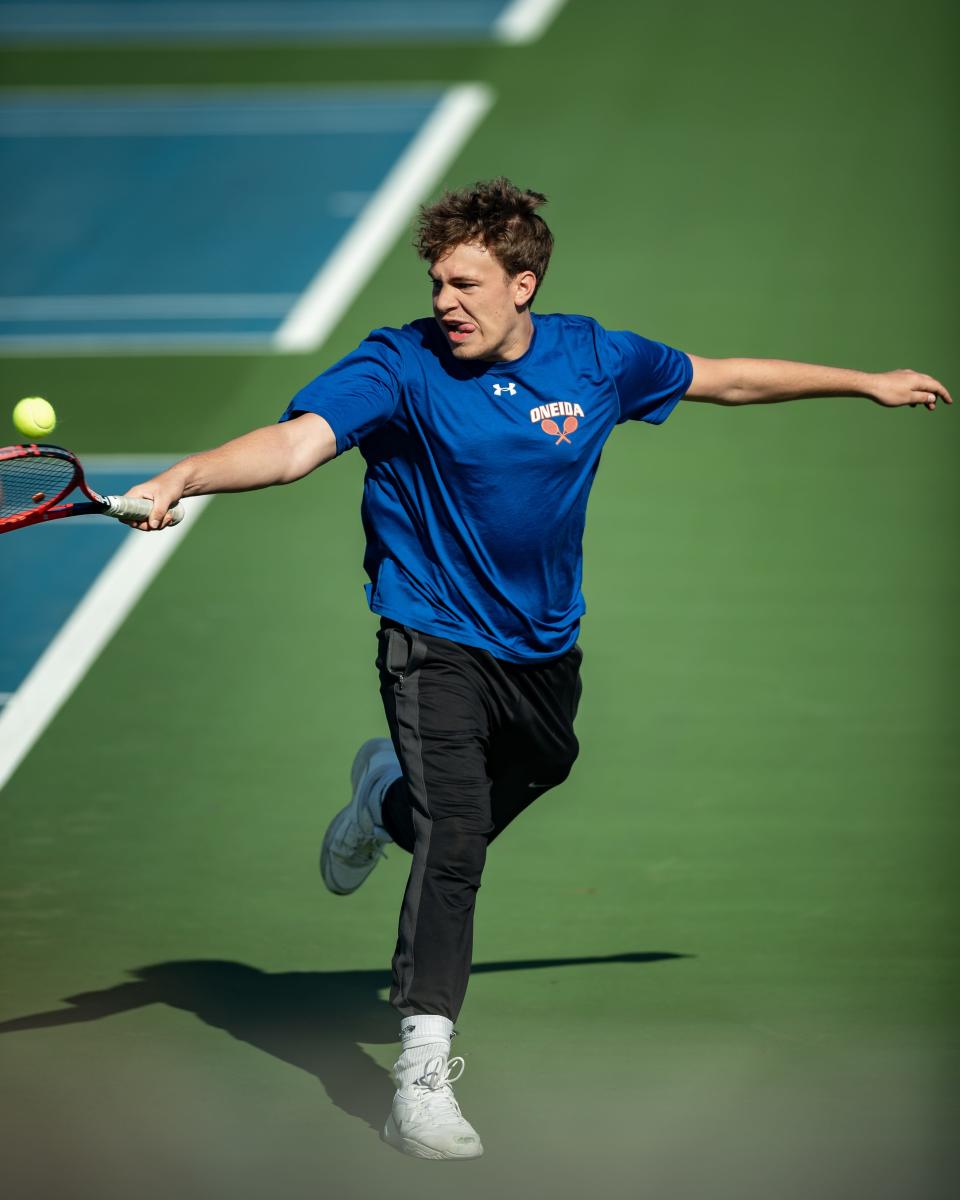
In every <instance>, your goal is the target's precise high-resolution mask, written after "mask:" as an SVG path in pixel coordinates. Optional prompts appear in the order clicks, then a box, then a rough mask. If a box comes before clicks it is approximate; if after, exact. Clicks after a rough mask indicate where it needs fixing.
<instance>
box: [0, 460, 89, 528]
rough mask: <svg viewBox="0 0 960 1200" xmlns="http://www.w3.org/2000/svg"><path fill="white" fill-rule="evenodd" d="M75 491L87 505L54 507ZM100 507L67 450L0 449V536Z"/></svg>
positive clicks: (79, 467)
mask: <svg viewBox="0 0 960 1200" xmlns="http://www.w3.org/2000/svg"><path fill="white" fill-rule="evenodd" d="M75 488H80V490H81V491H82V492H83V493H84V495H86V496H87V498H88V499H89V500H90V502H91V503H90V504H85V505H80V504H67V505H64V506H62V507H61V508H57V506H58V505H60V503H61V501H62V500H63V499H64V497H66V496H68V495H69V494H70V492H72V491H73V490H74V489H75ZM101 508H102V500H101V497H100V496H98V495H97V493H96V492H94V491H91V489H90V488H89V487H88V486H87V482H86V480H85V479H84V477H83V468H82V467H81V466H80V463H79V461H78V459H77V457H76V455H75V454H72V453H71V452H70V451H69V450H65V449H64V448H63V447H62V446H48V445H45V444H42V443H30V444H29V445H21V446H4V447H0V533H5V532H6V531H7V530H8V529H20V528H22V527H23V526H25V525H33V524H37V523H39V522H40V521H49V520H53V519H54V518H56V517H60V516H71V515H74V514H76V515H79V514H80V512H82V511H86V512H96V511H99V510H100V509H101Z"/></svg>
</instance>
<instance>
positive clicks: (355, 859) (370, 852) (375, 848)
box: [332, 834, 387, 867]
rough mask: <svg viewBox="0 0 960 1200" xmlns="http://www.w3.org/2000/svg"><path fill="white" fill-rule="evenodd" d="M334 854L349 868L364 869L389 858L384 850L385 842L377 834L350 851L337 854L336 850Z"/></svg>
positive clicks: (365, 838) (360, 842)
mask: <svg viewBox="0 0 960 1200" xmlns="http://www.w3.org/2000/svg"><path fill="white" fill-rule="evenodd" d="M332 854H333V857H334V858H339V859H340V861H341V862H342V863H346V865H347V866H348V867H362V866H365V865H366V864H367V863H375V862H376V861H377V859H380V858H386V857H387V855H386V853H385V851H384V849H383V842H382V841H381V840H380V839H379V838H378V837H377V836H376V835H375V834H371V835H370V836H369V837H364V838H363V840H362V841H359V842H357V844H356V845H355V846H352V847H351V848H350V849H349V850H348V851H345V852H344V851H341V852H340V853H337V851H336V850H334V851H332Z"/></svg>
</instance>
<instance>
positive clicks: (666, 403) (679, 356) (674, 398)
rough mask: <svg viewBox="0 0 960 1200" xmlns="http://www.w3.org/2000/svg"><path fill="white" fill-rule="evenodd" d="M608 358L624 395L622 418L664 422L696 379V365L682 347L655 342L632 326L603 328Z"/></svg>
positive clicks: (621, 408)
mask: <svg viewBox="0 0 960 1200" xmlns="http://www.w3.org/2000/svg"><path fill="white" fill-rule="evenodd" d="M603 336H604V339H605V344H604V351H605V353H604V360H605V362H606V363H607V365H608V367H609V368H610V370H611V372H612V374H613V377H614V381H615V383H616V387H617V393H618V395H619V397H620V421H618V424H620V423H622V422H623V421H646V422H648V423H649V424H650V425H662V424H663V422H664V421H665V420H666V419H667V417H669V416H670V414H671V413H672V412H673V410H674V408H675V407H676V406H677V403H678V401H679V400H680V399H681V397H682V396H684V395H685V394H686V392H687V389H688V388H689V387H690V382H691V380H692V379H693V365H692V363H691V362H690V359H689V358H688V357H687V355H686V354H684V353H683V351H682V350H674V349H673V347H672V346H665V345H664V344H663V343H662V342H651V341H650V340H649V339H648V338H645V337H641V336H640V335H639V334H638V333H630V332H629V331H628V330H616V331H612V330H607V329H605V330H603Z"/></svg>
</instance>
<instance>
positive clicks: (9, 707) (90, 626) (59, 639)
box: [0, 496, 211, 789]
mask: <svg viewBox="0 0 960 1200" xmlns="http://www.w3.org/2000/svg"><path fill="white" fill-rule="evenodd" d="M210 499H211V497H209V496H199V497H193V498H191V499H189V500H187V501H185V503H186V505H187V507H188V509H189V513H188V517H187V520H185V521H184V522H183V524H182V525H178V526H176V527H174V528H172V529H168V530H165V531H164V532H163V533H160V534H153V533H148V534H142V533H133V532H131V533H129V534H128V535H127V537H126V538H125V539H124V541H123V542H122V543H121V544H120V546H119V547H118V549H117V551H116V552H115V553H114V555H113V556H112V558H111V559H110V561H109V562H108V563H107V565H106V566H105V567H104V568H103V570H102V571H101V572H100V574H99V575H98V576H97V578H96V579H95V580H94V582H93V583H92V584H91V585H90V587H89V588H88V589H87V592H86V594H85V595H84V596H83V599H82V600H81V601H80V603H79V604H78V605H77V607H76V608H75V609H74V610H73V612H72V613H71V614H70V616H69V617H68V618H67V620H66V621H65V622H64V624H63V625H62V626H61V627H60V629H59V630H58V631H57V633H56V634H55V636H54V638H53V640H52V641H51V642H50V644H49V645H48V646H47V648H46V649H45V650H44V652H43V653H42V654H41V655H40V657H39V658H38V659H37V661H36V662H35V663H34V665H33V668H32V669H31V671H30V673H29V675H27V677H26V679H24V681H23V683H21V684H20V686H19V687H18V688H17V690H16V692H15V693H14V694H13V696H12V697H11V699H10V700H9V701H8V703H7V704H6V706H5V707H4V709H3V711H2V712H0V789H2V788H3V787H4V785H5V784H6V783H7V781H8V780H9V779H10V777H11V776H12V775H13V773H14V772H15V771H16V769H17V767H18V766H19V765H20V763H21V762H22V761H23V759H24V758H26V756H27V754H28V753H29V751H30V750H31V749H32V748H33V745H34V743H35V742H36V741H37V739H38V738H39V737H40V735H41V734H42V733H43V731H44V730H45V729H46V728H47V726H48V725H49V724H50V722H51V721H52V720H53V718H54V717H55V716H56V714H57V713H58V712H59V711H60V709H61V708H62V707H63V705H64V704H65V703H66V701H67V700H68V699H69V697H70V696H71V694H72V693H73V691H74V689H75V688H76V687H77V685H78V684H79V683H80V681H81V679H83V677H84V675H85V674H86V673H87V671H88V670H89V669H90V666H91V665H92V664H93V663H94V662H95V661H96V659H97V657H98V656H99V654H100V652H101V651H102V650H103V649H104V647H105V646H106V645H107V643H108V642H109V641H110V639H111V638H112V637H113V635H114V633H115V632H116V631H117V629H118V628H119V626H120V625H121V624H122V623H123V621H124V620H125V618H126V617H127V615H128V614H129V613H130V611H131V610H132V609H133V607H134V606H135V605H136V603H137V601H138V600H139V599H140V597H141V595H142V594H143V593H144V592H145V591H146V589H147V586H148V585H149V584H150V582H151V581H152V580H153V578H154V577H155V576H156V574H157V573H158V571H159V570H160V568H161V567H162V566H163V564H164V563H165V562H166V561H167V559H168V558H169V557H170V555H171V554H173V552H174V550H176V548H177V546H179V544H180V542H181V541H182V540H183V538H184V537H186V535H187V534H188V533H189V531H190V529H191V528H192V526H193V524H194V522H195V521H196V520H197V518H198V517H199V515H200V513H201V511H202V510H203V508H204V507H205V506H206V505H207V504H208V503H209V501H210ZM68 520H69V518H68ZM28 536H29V535H28ZM120 702H123V701H122V698H118V703H120ZM104 721H105V722H108V721H109V714H107V713H105V714H104Z"/></svg>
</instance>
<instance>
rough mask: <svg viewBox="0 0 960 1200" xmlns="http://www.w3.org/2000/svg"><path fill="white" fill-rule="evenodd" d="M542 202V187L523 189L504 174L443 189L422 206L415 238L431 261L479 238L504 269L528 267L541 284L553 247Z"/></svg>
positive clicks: (514, 271)
mask: <svg viewBox="0 0 960 1200" xmlns="http://www.w3.org/2000/svg"><path fill="white" fill-rule="evenodd" d="M546 202H547V198H546V196H544V195H543V193H542V192H530V191H521V190H520V188H518V187H515V186H514V184H512V183H511V182H510V180H509V179H506V178H504V177H503V176H502V175H501V176H500V177H499V179H491V180H489V181H487V182H485V183H484V182H480V183H476V184H475V185H474V186H473V187H472V188H461V189H460V190H459V191H457V192H444V193H443V195H442V196H441V197H440V199H439V200H437V201H436V202H435V203H433V204H425V205H423V207H422V208H421V209H420V217H419V220H418V222H417V234H416V237H415V238H414V241H413V244H414V246H415V247H416V251H417V253H418V254H419V255H420V257H421V258H422V259H424V260H425V261H426V262H429V263H435V262H436V261H437V260H438V259H440V258H442V257H443V256H444V255H445V254H447V253H448V252H449V251H450V250H452V249H453V248H454V247H455V246H459V245H461V244H462V243H463V242H479V243H480V244H481V245H483V246H485V247H486V248H487V249H488V250H489V251H490V253H491V254H493V255H494V257H495V258H496V259H497V261H498V262H499V263H500V265H501V266H502V267H503V269H504V270H505V271H506V272H507V274H508V275H518V274H519V273H520V272H521V271H532V272H533V274H534V275H536V277H537V288H539V287H540V284H541V283H542V282H543V277H544V275H545V274H546V273H547V266H548V264H549V262H550V254H551V252H552V251H553V234H552V233H551V232H550V230H549V229H548V228H547V223H546V221H544V219H543V217H540V216H538V215H537V213H536V210H537V209H538V208H539V207H540V205H541V204H546ZM533 294H534V296H535V295H536V294H537V292H536V289H534V293H533ZM531 299H532V297H531Z"/></svg>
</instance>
